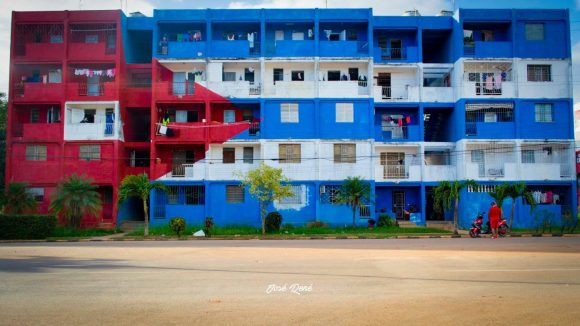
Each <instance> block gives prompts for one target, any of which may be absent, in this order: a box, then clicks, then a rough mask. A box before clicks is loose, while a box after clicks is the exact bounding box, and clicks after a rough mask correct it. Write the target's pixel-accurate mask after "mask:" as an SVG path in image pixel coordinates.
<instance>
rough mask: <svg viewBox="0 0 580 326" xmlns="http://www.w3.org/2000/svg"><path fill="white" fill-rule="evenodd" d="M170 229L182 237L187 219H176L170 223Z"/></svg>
mask: <svg viewBox="0 0 580 326" xmlns="http://www.w3.org/2000/svg"><path fill="white" fill-rule="evenodd" d="M169 227H170V228H171V230H172V231H173V232H175V233H176V234H177V236H178V237H180V236H181V233H183V231H184V230H185V219H184V218H183V217H174V218H172V219H171V220H170V221H169Z"/></svg>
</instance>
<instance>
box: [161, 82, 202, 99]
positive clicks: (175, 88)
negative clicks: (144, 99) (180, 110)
mask: <svg viewBox="0 0 580 326" xmlns="http://www.w3.org/2000/svg"><path fill="white" fill-rule="evenodd" d="M154 87H155V90H156V94H155V97H156V99H157V100H161V101H163V100H166V101H174V100H178V99H184V100H187V99H190V100H191V99H193V98H194V96H195V88H196V87H195V82H194V81H185V82H170V81H158V82H156V83H155V85H154Z"/></svg>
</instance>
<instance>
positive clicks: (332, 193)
mask: <svg viewBox="0 0 580 326" xmlns="http://www.w3.org/2000/svg"><path fill="white" fill-rule="evenodd" d="M340 188H341V186H338V185H331V186H326V185H322V186H320V202H321V203H323V204H333V205H337V204H341V202H340Z"/></svg>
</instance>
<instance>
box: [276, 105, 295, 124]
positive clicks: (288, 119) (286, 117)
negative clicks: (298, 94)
mask: <svg viewBox="0 0 580 326" xmlns="http://www.w3.org/2000/svg"><path fill="white" fill-rule="evenodd" d="M299 121H300V118H299V115H298V103H282V104H280V122H283V123H298V122H299Z"/></svg>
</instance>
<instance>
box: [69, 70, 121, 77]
mask: <svg viewBox="0 0 580 326" xmlns="http://www.w3.org/2000/svg"><path fill="white" fill-rule="evenodd" d="M74 74H75V76H87V77H93V76H107V77H110V78H113V77H115V74H116V69H115V68H111V69H86V68H79V69H75V72H74Z"/></svg>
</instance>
